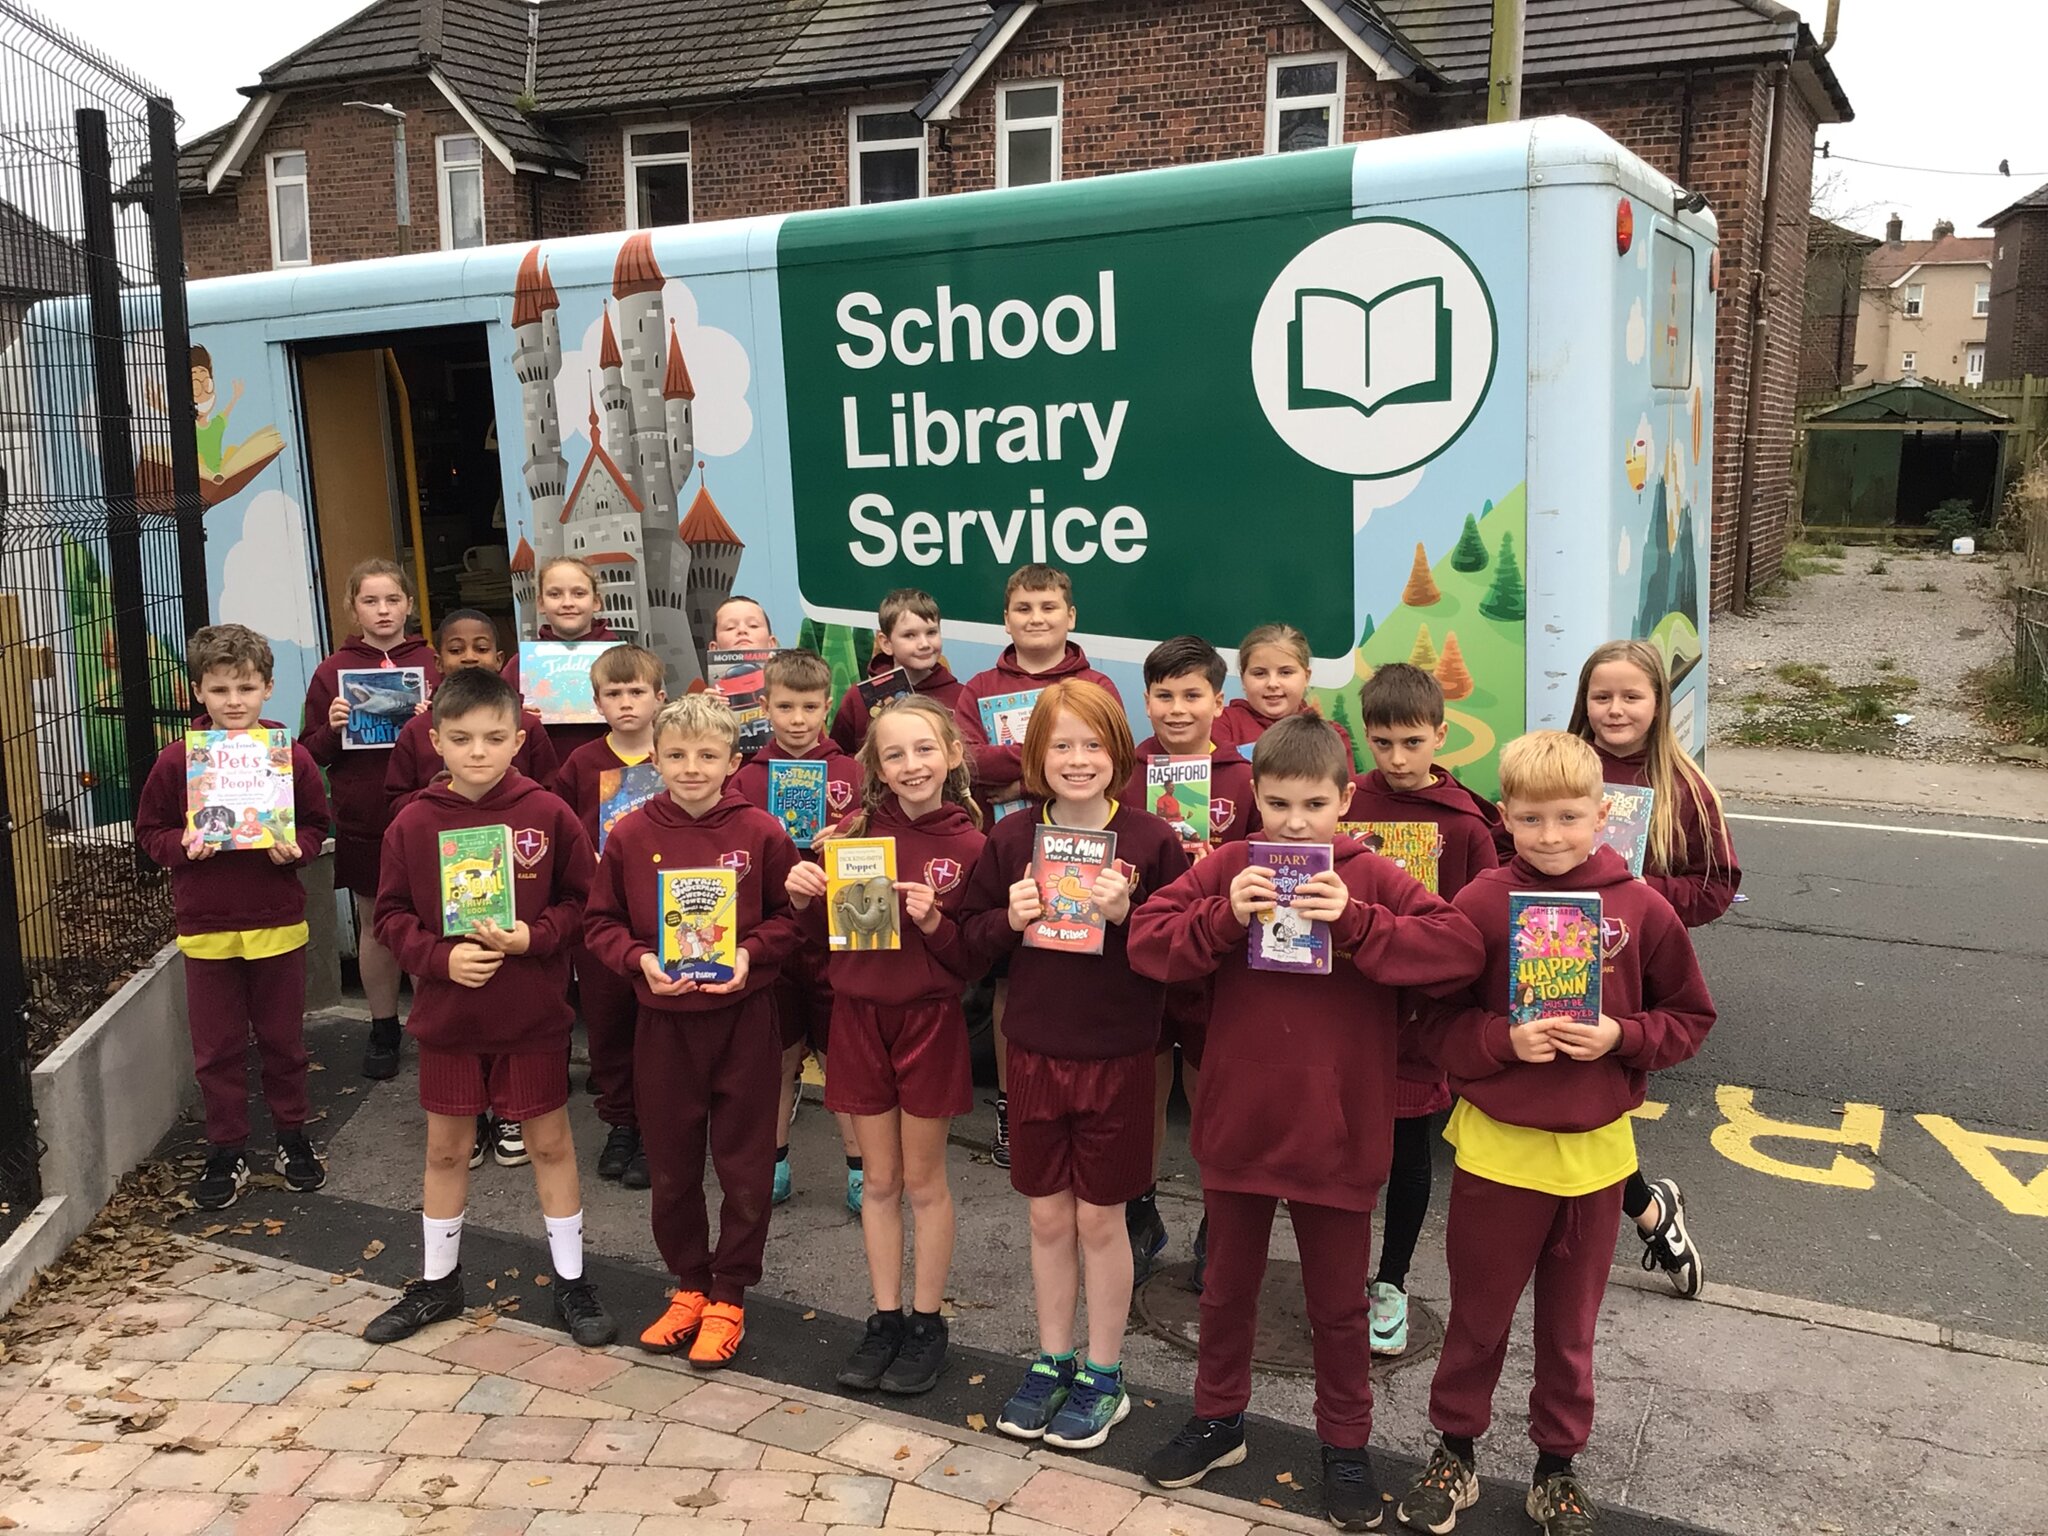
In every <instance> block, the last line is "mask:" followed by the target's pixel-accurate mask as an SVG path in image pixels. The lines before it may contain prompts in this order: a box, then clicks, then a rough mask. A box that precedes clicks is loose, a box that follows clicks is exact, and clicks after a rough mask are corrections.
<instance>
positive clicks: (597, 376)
mask: <svg viewBox="0 0 2048 1536" xmlns="http://www.w3.org/2000/svg"><path fill="white" fill-rule="evenodd" d="M661 303H662V311H663V314H664V316H665V318H666V319H667V320H668V321H669V323H671V324H672V325H674V326H675V333H676V343H677V345H679V346H680V347H681V348H682V349H683V361H684V363H685V364H686V365H687V366H688V368H689V370H690V383H691V385H692V386H693V387H694V388H695V389H696V391H697V409H696V428H697V452H698V453H699V454H703V455H708V456H710V457H712V458H723V457H725V456H726V455H728V454H734V453H738V452H739V451H740V450H741V449H742V448H744V447H746V445H747V440H748V439H749V438H751V437H752V436H753V435H754V409H753V407H752V406H750V405H749V404H747V390H748V388H749V387H750V386H751V385H752V383H753V379H754V364H753V359H751V358H750V357H748V356H747V349H746V346H745V344H744V343H742V342H741V340H740V339H739V337H737V336H735V335H733V333H732V332H731V331H724V330H720V329H719V328H718V327H717V326H715V325H706V324H704V323H703V321H702V320H701V319H700V318H699V317H698V313H697V296H696V295H695V294H694V293H692V292H691V291H690V288H689V285H688V284H687V283H685V282H683V281H682V279H680V278H673V277H672V278H670V279H669V280H668V281H667V282H666V283H664V284H663V285H662V289H661ZM603 326H604V316H603V314H602V313H599V314H596V315H593V316H591V319H590V324H589V325H588V326H586V327H585V328H584V331H583V339H582V341H581V343H579V344H578V346H577V347H576V349H575V350H574V351H573V352H572V351H569V350H567V349H564V351H563V353H562V370H561V372H560V373H558V374H557V375H556V376H555V401H556V408H557V409H558V410H559V411H560V412H561V420H562V435H563V437H565V438H567V437H571V436H575V435H577V434H579V433H581V432H582V431H583V429H584V424H585V422H586V421H587V420H588V418H589V415H590V402H591V401H592V400H594V399H596V398H597V395H598V392H599V391H601V390H602V389H603V388H604V376H603V374H602V372H601V371H600V370H599V368H598V350H599V347H600V345H601V343H602V332H603Z"/></svg>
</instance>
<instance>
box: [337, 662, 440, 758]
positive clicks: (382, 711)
mask: <svg viewBox="0 0 2048 1536" xmlns="http://www.w3.org/2000/svg"><path fill="white" fill-rule="evenodd" d="M334 686H335V688H336V689H337V690H338V691H339V692H340V694H341V696H342V698H344V699H345V700H347V701H348V719H346V720H344V721H343V722H342V726H341V747H342V750H343V751H344V752H357V751H361V750H363V749H365V748H374V747H390V746H393V745H395V744H396V743H397V741H398V733H399V732H400V731H402V730H404V729H405V722H406V721H408V720H410V719H411V718H412V717H413V716H414V715H416V714H418V713H419V708H420V705H421V704H423V703H425V702H426V698H427V672H426V668H424V667H344V668H342V670H341V671H339V672H337V673H335V674H334Z"/></svg>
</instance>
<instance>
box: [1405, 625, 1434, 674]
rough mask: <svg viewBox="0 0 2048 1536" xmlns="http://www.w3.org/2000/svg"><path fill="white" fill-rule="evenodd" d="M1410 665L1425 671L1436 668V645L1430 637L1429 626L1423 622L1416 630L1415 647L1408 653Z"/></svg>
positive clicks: (1432, 670)
mask: <svg viewBox="0 0 2048 1536" xmlns="http://www.w3.org/2000/svg"><path fill="white" fill-rule="evenodd" d="M1408 665H1409V666H1411V667H1420V668H1422V670H1423V671H1425V672H1434V671H1435V670H1436V646H1435V644H1434V643H1433V642H1432V641H1431V640H1430V638H1429V626H1428V625H1427V624H1421V625H1417V626H1416V630H1415V649H1414V650H1412V651H1410V652H1409V653H1408Z"/></svg>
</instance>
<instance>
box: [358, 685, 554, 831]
mask: <svg viewBox="0 0 2048 1536" xmlns="http://www.w3.org/2000/svg"><path fill="white" fill-rule="evenodd" d="M433 729H434V715H433V712H432V711H431V710H429V711H428V712H427V713H426V714H424V715H414V716H413V717H412V718H411V719H410V720H408V721H406V722H405V726H404V728H403V729H401V730H400V731H399V733H398V740H397V741H395V742H394V743H392V746H391V752H390V761H389V762H388V763H387V764H386V765H385V768H384V798H385V800H386V801H388V802H389V803H390V805H391V809H392V811H393V812H394V813H395V812H396V811H397V810H398V808H399V806H400V805H401V804H402V803H403V802H404V800H405V798H406V796H408V795H410V794H412V793H413V791H414V790H419V789H425V788H426V787H427V786H428V785H429V784H431V783H433V782H434V780H435V779H436V778H438V777H439V776H440V775H441V774H442V773H444V772H446V765H445V764H444V763H442V761H441V756H440V754H439V753H437V752H436V751H435V750H434V738H433V734H432V733H433ZM519 729H521V730H522V731H524V732H526V740H524V741H522V742H521V743H520V744H519V750H518V752H516V753H515V754H513V757H512V766H513V767H514V768H517V769H518V770H519V771H520V772H521V773H523V774H524V775H526V777H527V778H529V779H531V780H533V782H534V783H536V784H538V785H540V787H541V788H543V789H553V788H554V786H555V774H556V772H557V768H558V765H557V763H556V761H555V747H554V743H553V742H552V741H550V740H549V739H548V728H547V727H546V726H545V725H543V724H541V719H540V716H539V715H536V714H535V713H534V712H533V711H532V710H530V709H522V710H520V711H519Z"/></svg>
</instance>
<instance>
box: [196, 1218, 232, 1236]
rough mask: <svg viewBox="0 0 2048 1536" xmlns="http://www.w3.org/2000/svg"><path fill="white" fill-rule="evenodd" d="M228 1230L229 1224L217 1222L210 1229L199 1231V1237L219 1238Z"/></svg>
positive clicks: (204, 1228)
mask: <svg viewBox="0 0 2048 1536" xmlns="http://www.w3.org/2000/svg"><path fill="white" fill-rule="evenodd" d="M227 1229H228V1224H227V1223H226V1222H224V1221H216V1222H215V1223H214V1224H213V1225H212V1226H210V1227H201V1228H200V1229H199V1235H200V1236H201V1237H202V1238H207V1237H219V1236H220V1235H221V1233H223V1232H225V1231H227Z"/></svg>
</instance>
